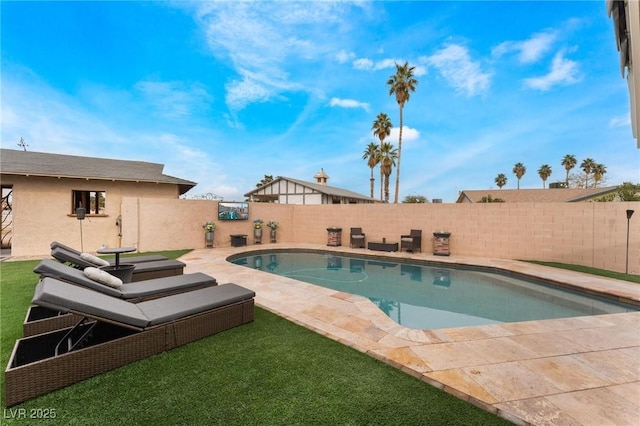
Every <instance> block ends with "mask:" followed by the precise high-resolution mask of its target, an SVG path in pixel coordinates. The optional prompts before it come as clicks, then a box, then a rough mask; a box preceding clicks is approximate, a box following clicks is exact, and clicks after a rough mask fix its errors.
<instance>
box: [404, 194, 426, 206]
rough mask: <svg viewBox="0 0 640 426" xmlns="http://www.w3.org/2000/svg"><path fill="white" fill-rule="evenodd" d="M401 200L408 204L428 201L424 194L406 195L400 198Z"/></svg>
mask: <svg viewBox="0 0 640 426" xmlns="http://www.w3.org/2000/svg"><path fill="white" fill-rule="evenodd" d="M402 202H403V203H410V204H423V203H428V202H429V201H428V200H427V197H425V196H424V195H407V196H406V197H404V200H402Z"/></svg>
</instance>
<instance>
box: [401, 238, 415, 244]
mask: <svg viewBox="0 0 640 426" xmlns="http://www.w3.org/2000/svg"><path fill="white" fill-rule="evenodd" d="M400 241H404V242H405V243H412V242H413V238H412V237H404V238H401V239H400Z"/></svg>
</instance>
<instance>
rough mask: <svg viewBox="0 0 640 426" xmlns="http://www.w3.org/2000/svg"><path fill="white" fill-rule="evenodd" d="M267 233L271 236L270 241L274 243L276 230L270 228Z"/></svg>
mask: <svg viewBox="0 0 640 426" xmlns="http://www.w3.org/2000/svg"><path fill="white" fill-rule="evenodd" d="M269 235H270V236H271V242H272V243H275V242H277V241H276V230H275V229H272V230H271V232H269Z"/></svg>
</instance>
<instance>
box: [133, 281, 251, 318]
mask: <svg viewBox="0 0 640 426" xmlns="http://www.w3.org/2000/svg"><path fill="white" fill-rule="evenodd" d="M254 296H255V293H254V292H253V291H252V290H248V289H246V288H244V287H240V286H239V285H236V284H222V285H219V286H215V287H207V288H203V289H200V290H194V291H188V292H185V293H180V294H176V295H173V296H167V297H162V298H160V299H154V300H148V301H145V302H140V303H138V304H137V306H138V307H139V308H140V310H141V311H142V312H143V313H144V314H145V315H146V316H147V318H149V324H150V325H155V324H162V323H164V322H167V321H172V320H175V319H178V318H183V317H186V316H188V315H193V314H196V313H199V312H204V311H207V310H210V309H214V308H217V307H220V306H225V305H229V304H232V303H235V302H240V301H242V300H247V299H252V298H253V297H254Z"/></svg>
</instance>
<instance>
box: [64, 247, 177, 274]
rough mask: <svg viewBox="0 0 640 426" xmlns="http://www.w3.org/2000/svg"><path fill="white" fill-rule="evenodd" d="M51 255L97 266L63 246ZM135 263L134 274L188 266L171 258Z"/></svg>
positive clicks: (71, 262) (70, 261)
mask: <svg viewBox="0 0 640 426" xmlns="http://www.w3.org/2000/svg"><path fill="white" fill-rule="evenodd" d="M51 256H53V257H55V258H56V259H58V260H59V261H61V262H67V263H70V264H72V265H77V266H78V267H80V268H82V269H84V268H87V267H89V266H96V265H94V264H93V263H91V262H87V261H86V260H84V259H83V258H82V257H80V255H78V254H75V253H73V252H70V251H67V250H65V249H63V248H62V247H56V248H54V249H53V250H51ZM126 259H127V258H126V257H122V258H121V260H122V263H127V261H126ZM135 265H136V268H135V269H134V270H133V273H134V274H135V273H137V272H150V271H164V270H167V269H179V268H184V267H185V266H186V265H185V264H184V263H183V262H180V261H179V260H171V259H167V260H157V261H152V262H142V263H135Z"/></svg>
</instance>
